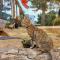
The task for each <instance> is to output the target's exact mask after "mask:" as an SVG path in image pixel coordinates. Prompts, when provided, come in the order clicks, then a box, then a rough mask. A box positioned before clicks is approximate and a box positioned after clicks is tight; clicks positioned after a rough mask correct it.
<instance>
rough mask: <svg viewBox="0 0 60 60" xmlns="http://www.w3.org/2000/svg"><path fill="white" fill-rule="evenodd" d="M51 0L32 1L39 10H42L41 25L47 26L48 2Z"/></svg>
mask: <svg viewBox="0 0 60 60" xmlns="http://www.w3.org/2000/svg"><path fill="white" fill-rule="evenodd" d="M47 1H49V0H32V3H33V5H34V6H35V7H37V8H38V9H42V16H41V25H45V11H46V8H47V4H46V2H47Z"/></svg>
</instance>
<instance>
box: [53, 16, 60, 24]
mask: <svg viewBox="0 0 60 60" xmlns="http://www.w3.org/2000/svg"><path fill="white" fill-rule="evenodd" d="M53 25H60V17H57V18H56V19H55V20H53Z"/></svg>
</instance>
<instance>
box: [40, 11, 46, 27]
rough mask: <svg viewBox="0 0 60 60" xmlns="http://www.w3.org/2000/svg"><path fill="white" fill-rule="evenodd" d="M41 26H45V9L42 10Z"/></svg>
mask: <svg viewBox="0 0 60 60" xmlns="http://www.w3.org/2000/svg"><path fill="white" fill-rule="evenodd" d="M41 26H45V11H43V12H42V16H41Z"/></svg>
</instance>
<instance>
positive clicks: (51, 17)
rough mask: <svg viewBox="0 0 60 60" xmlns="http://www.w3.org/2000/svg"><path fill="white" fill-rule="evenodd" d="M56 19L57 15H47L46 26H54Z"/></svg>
mask: <svg viewBox="0 0 60 60" xmlns="http://www.w3.org/2000/svg"><path fill="white" fill-rule="evenodd" d="M55 18H56V16H55V14H53V13H50V14H47V15H46V24H45V25H46V26H52V25H53V20H54V19H55Z"/></svg>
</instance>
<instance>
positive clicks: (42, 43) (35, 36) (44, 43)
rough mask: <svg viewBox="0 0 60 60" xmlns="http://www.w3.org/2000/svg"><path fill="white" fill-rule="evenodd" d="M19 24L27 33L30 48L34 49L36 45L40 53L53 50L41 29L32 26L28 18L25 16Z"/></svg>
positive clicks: (48, 38) (49, 40)
mask: <svg viewBox="0 0 60 60" xmlns="http://www.w3.org/2000/svg"><path fill="white" fill-rule="evenodd" d="M21 24H22V26H23V27H25V28H26V29H27V32H28V34H29V36H30V37H31V39H32V45H31V47H30V48H34V45H36V47H37V48H38V49H39V50H40V51H42V52H49V51H50V50H51V49H52V48H53V42H52V39H51V38H50V37H49V36H48V34H47V33H46V32H45V31H44V30H43V29H41V28H37V27H36V26H34V25H33V24H32V23H31V21H30V20H29V18H27V17H26V16H25V17H24V19H23V20H22V23H21ZM49 54H50V53H49ZM50 60H51V59H50Z"/></svg>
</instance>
